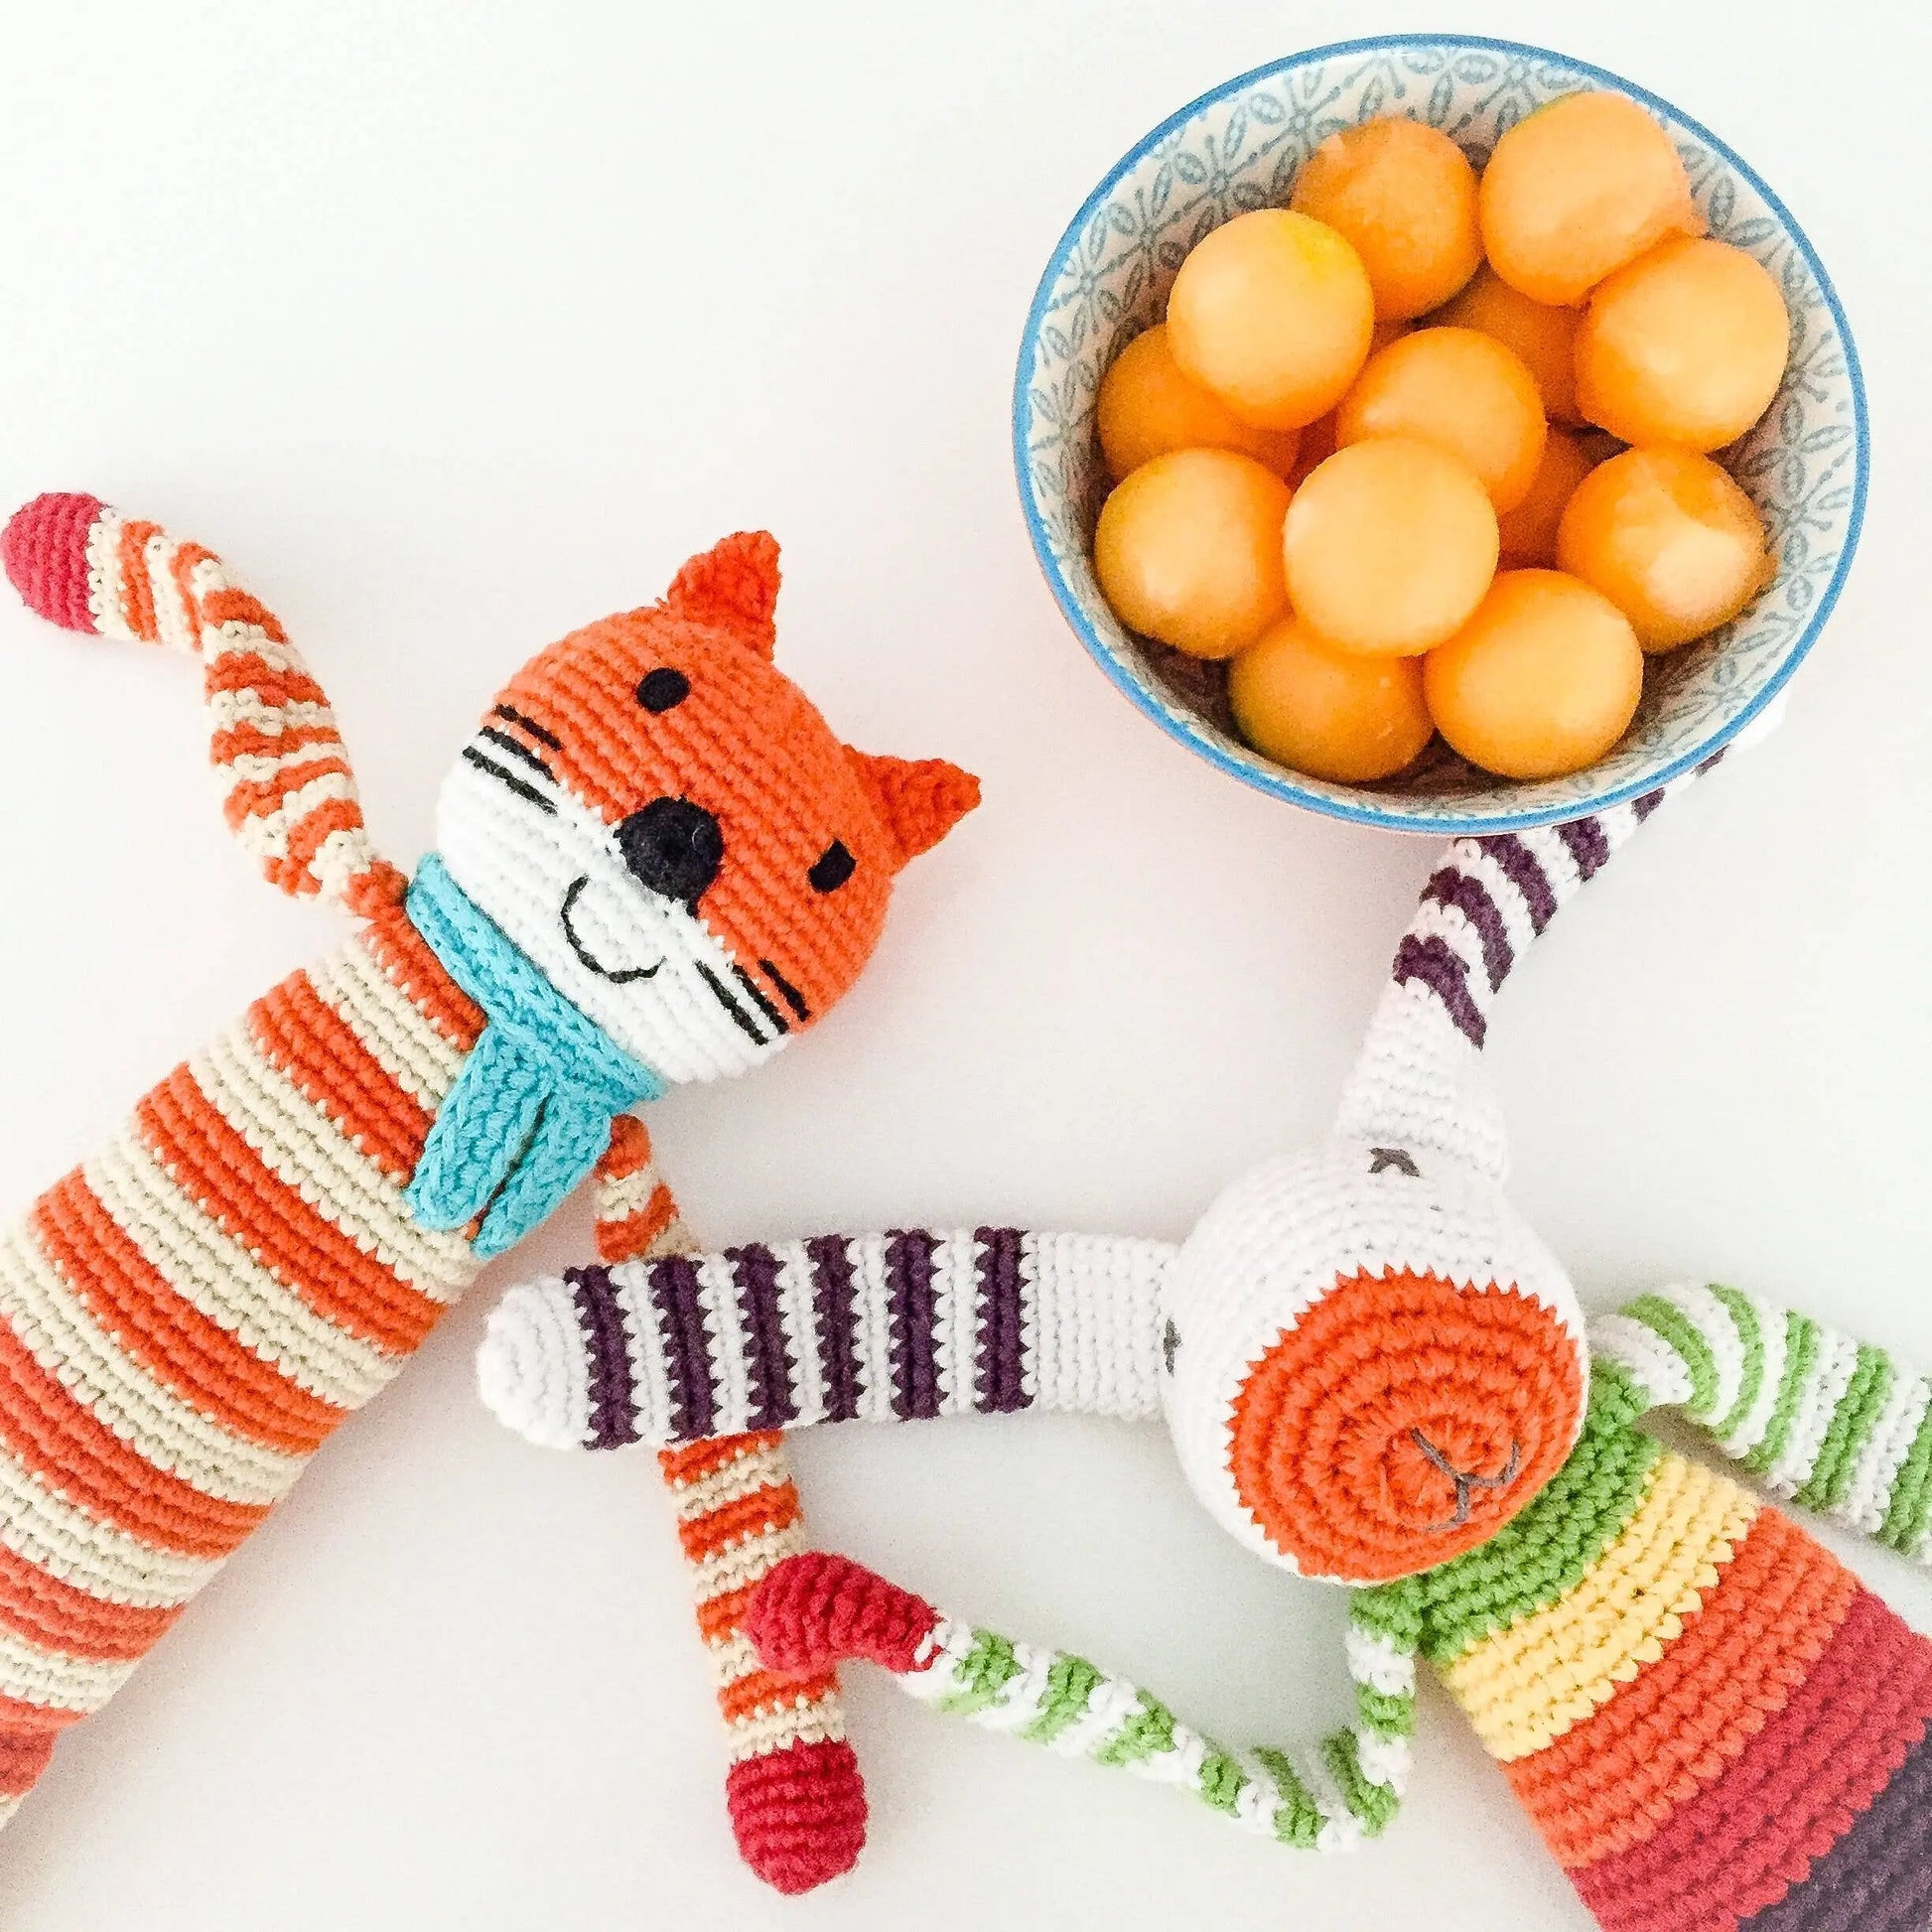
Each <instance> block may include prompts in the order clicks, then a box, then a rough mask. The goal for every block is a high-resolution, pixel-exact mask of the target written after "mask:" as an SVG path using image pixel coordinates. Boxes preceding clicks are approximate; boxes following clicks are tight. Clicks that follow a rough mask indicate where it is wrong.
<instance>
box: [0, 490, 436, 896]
mask: <svg viewBox="0 0 1932 1932" xmlns="http://www.w3.org/2000/svg"><path fill="white" fill-rule="evenodd" d="M0 566H4V568H5V570H6V573H7V576H8V578H9V580H10V581H11V582H12V584H13V586H14V588H15V590H17V591H18V592H19V593H20V596H21V598H22V599H23V601H24V602H25V603H26V604H27V605H28V606H29V608H30V609H32V610H34V611H37V612H39V613H40V615H41V616H42V617H44V618H48V619H51V620H52V621H54V622H55V623H58V624H61V625H62V626H63V627H64V628H66V629H69V630H80V631H86V632H90V633H93V634H97V635H100V636H105V637H119V638H123V639H125V640H128V641H130V642H141V643H157V644H162V645H165V646H167V647H169V648H172V649H175V650H180V651H183V652H186V653H190V654H193V655H195V656H199V657H200V658H201V660H202V664H203V682H204V693H205V696H206V698H207V708H208V722H209V724H210V726H211V727H212V739H211V742H210V745H209V752H210V757H211V760H212V762H213V764H214V767H215V769H216V770H217V771H218V772H219V773H220V774H221V777H222V779H223V781H224V782H225V783H226V785H227V795H226V798H225V800H224V806H223V809H224V812H225V815H226V817H227V821H228V828H229V830H230V831H232V832H233V833H234V835H235V837H236V839H237V840H238V841H239V842H240V844H241V846H242V849H243V850H244V851H245V852H247V853H248V854H249V856H250V857H251V858H252V859H253V860H254V861H255V863H256V864H257V865H258V866H259V867H260V868H261V870H262V872H263V874H264V876H265V877H266V878H267V879H268V880H269V882H270V883H271V884H272V885H275V886H279V887H280V888H281V889H282V891H283V892H285V893H288V894H290V895H292V896H294V897H312V896H315V895H317V894H320V895H321V896H322V897H326V898H333V899H335V900H336V901H337V902H338V903H339V904H342V905H344V906H345V907H347V909H348V910H350V911H352V912H356V913H361V914H373V913H375V912H377V911H379V910H381V909H382V908H383V907H384V906H386V905H389V904H392V903H394V902H395V901H396V900H397V899H398V898H399V897H401V894H402V892H403V889H404V884H405V882H404V880H403V877H402V875H401V874H400V873H399V872H398V871H397V870H396V869H395V868H394V867H393V866H391V865H390V864H389V863H388V862H387V861H386V860H383V859H381V858H379V857H378V856H377V854H376V852H375V850H374V848H373V846H372V845H371V844H370V842H369V836H368V831H367V828H366V826H365V825H364V824H363V820H362V806H361V800H360V798H359V797H358V795H357V791H356V785H355V774H354V772H353V771H352V770H351V769H350V767H349V763H348V759H347V755H346V753H345V749H344V746H343V740H342V734H341V732H340V731H338V729H337V727H336V714H335V710H334V708H333V707H332V706H331V704H330V702H329V696H328V693H327V692H325V691H324V690H323V688H322V687H321V685H319V684H318V683H317V682H316V680H315V678H314V677H313V676H312V675H311V674H310V671H309V667H308V665H307V664H306V663H304V661H303V659H302V656H301V653H300V652H299V651H297V650H296V648H295V646H294V645H293V644H291V643H290V642H289V640H288V636H287V633H286V632H285V631H284V630H283V628H282V626H281V624H280V622H279V621H277V619H276V617H275V615H274V613H273V612H272V611H269V610H268V609H267V608H266V607H264V606H263V605H262V604H261V603H260V602H258V601H257V600H256V599H255V598H253V597H251V596H250V595H249V594H248V593H247V592H246V591H244V590H240V589H238V588H237V587H236V586H235V585H233V584H231V583H230V582H229V581H228V576H227V573H226V571H225V570H224V569H223V568H222V564H221V560H220V559H219V558H218V557H216V556H215V555H213V553H212V552H210V551H207V550H205V549H204V548H203V547H202V546H201V545H200V544H199V543H184V542H182V541H181V540H180V539H179V538H176V537H172V536H170V535H169V534H168V532H167V531H166V530H164V529H163V528H162V527H161V526H160V524H158V523H148V522H143V521H141V520H139V519H137V518H134V517H127V516H123V515H122V514H121V513H120V511H119V510H116V509H111V508H109V507H108V505H107V504H105V503H103V502H101V501H100V499H99V498H98V497H94V496H86V495H77V494H53V495H46V496H37V497H36V498H35V499H34V500H33V501H32V502H31V503H29V504H27V506H26V507H25V508H24V509H21V510H18V511H16V512H15V513H14V515H13V517H12V519H11V520H10V521H9V522H8V524H7V526H6V528H5V529H4V531H0Z"/></svg>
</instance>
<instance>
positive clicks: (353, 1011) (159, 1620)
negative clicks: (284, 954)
mask: <svg viewBox="0 0 1932 1932" xmlns="http://www.w3.org/2000/svg"><path fill="white" fill-rule="evenodd" d="M481 1027H482V1015H481V1014H480V1013H478V1011H477V1010H476V1009H475V1008H474V1007H473V1006H472V1005H471V1003H470V1001H469V1000H468V999H467V998H465V996H464V995H463V994H462V993H461V992H460V991H459V990H458V989H457V987H456V986H455V985H454V984H453V983H452V982H451V981H450V979H449V976H448V975H447V974H446V973H445V972H444V970H443V968H442V967H441V965H440V964H439V963H438V962H437V960H436V958H435V956H434V955H433V954H432V953H431V952H430V951H429V948H428V947H427V946H426V945H425V944H424V943H423V941H422V940H421V938H420V937H419V936H418V935H417V933H416V931H415V928H414V927H413V926H412V925H411V924H410V923H409V920H408V919H407V917H406V916H405V915H404V913H403V910H402V907H401V905H400V904H399V903H398V904H396V905H395V906H394V907H393V908H392V910H391V911H390V912H389V913H388V914H386V915H382V916H378V917H377V918H376V919H374V920H372V921H371V922H370V923H369V924H368V926H367V927H366V928H365V929H364V930H363V931H362V932H360V933H358V934H357V935H356V936H355V937H354V938H352V939H350V940H349V941H348V942H347V943H346V944H345V945H344V946H342V947H341V948H340V949H339V950H338V951H337V952H335V953H334V954H332V955H330V956H329V957H328V958H326V959H324V960H322V961H321V962H320V963H319V964H317V965H315V966H312V967H310V968H308V969H307V970H305V971H302V972H297V973H294V974H291V975H290V976H289V978H287V979H286V980H284V981H283V982H282V983H281V985H279V986H277V987H276V988H275V989H274V990H273V991H272V992H270V993H268V994H266V995H264V996H263V997H262V998H261V999H259V1000H257V1001H256V1002H255V1003H254V1005H253V1006H251V1007H250V1008H249V1009H248V1011H247V1012H246V1013H245V1014H244V1015H243V1016H242V1018H241V1020H240V1021H239V1022H238V1023H237V1024H236V1025H235V1026H234V1027H232V1028H231V1029H230V1030H229V1031H228V1032H227V1033H226V1034H224V1035H222V1036H221V1037H220V1038H219V1039H217V1040H216V1041H215V1042H214V1043H213V1044H212V1045H211V1046H209V1047H208V1048H207V1049H206V1050H205V1051H204V1052H202V1053H199V1054H197V1055H196V1056H195V1057H194V1058H193V1059H190V1060H188V1061H187V1062H185V1063H184V1064H183V1065H181V1066H179V1067H177V1068H176V1069H175V1070H174V1072H172V1073H171V1074H169V1075H168V1077H167V1078H166V1079H165V1080H163V1081H162V1082H161V1083H160V1084H159V1085H158V1086H156V1087H155V1088H153V1089H152V1090H151V1091H150V1092H149V1093H148V1094H147V1095H146V1096H145V1097H144V1098H143V1099H142V1100H141V1101H140V1102H139V1103H138V1104H137V1105H136V1107H135V1109H134V1112H133V1114H132V1116H131V1117H130V1119H129V1120H128V1121H127V1123H126V1125H125V1126H124V1127H123V1128H122V1129H121V1130H120V1132H119V1133H118V1134H117V1135H116V1136H115V1137H114V1139H113V1140H112V1141H110V1142H109V1143H108V1145H107V1146H106V1147H104V1148H103V1149H101V1150H100V1151H99V1152H98V1153H97V1154H95V1155H94V1156H93V1157H92V1158H91V1159H89V1160H87V1161H84V1162H82V1163H81V1164H80V1166H78V1167H77V1168H75V1169H74V1170H73V1171H72V1172H71V1173H69V1174H67V1175H66V1176H65V1177H64V1178H63V1179H61V1180H59V1181H57V1182H56V1183H55V1184H54V1186H52V1187H51V1188H49V1189H48V1190H47V1192H46V1193H45V1194H43V1195H42V1196H41V1198H40V1199H39V1200H38V1201H37V1202H35V1204H34V1205H33V1207H32V1208H31V1209H29V1210H28V1212H27V1214H26V1215H25V1217H24V1218H23V1219H22V1220H20V1221H19V1222H18V1223H17V1224H16V1225H15V1226H14V1227H13V1228H12V1229H10V1230H9V1231H8V1233H7V1235H6V1236H5V1238H4V1241H0V1806H3V1807H4V1808H5V1810H6V1811H8V1812H10V1811H11V1810H12V1808H13V1807H14V1806H15V1805H16V1804H18V1802H19V1800H20V1797H21V1796H22V1794H23V1793H24V1792H25V1791H26V1789H27V1788H28V1786H29V1785H31V1784H32V1783H33V1781H34V1779H35V1778H36V1777H37V1776H38V1775H39V1773H40V1770H41V1768H42V1766H43V1765H44V1764H45V1762H46V1760H47V1757H48V1754H49V1752H50V1751H51V1750H52V1748H53V1744H54V1739H55V1736H56V1735H57V1733H58V1732H59V1731H60V1730H61V1729H63V1728H64V1727H65V1726H66V1725H69V1724H71V1723H73V1722H74V1721H75V1720H76V1719H78V1718H82V1717H85V1716H87V1715H88V1714H89V1713H90V1712H92V1711H94V1710H96V1709H98V1708H99V1707H100V1705H102V1704H103V1703H105V1702H106V1700H107V1698H108V1697H109V1696H110V1695H111V1694H112V1693H113V1692H114V1691H115V1690H116V1689H118V1688H119V1686H120V1684H121V1682H122V1681H123V1680H124V1679H125V1678H126V1677H127V1675H128V1673H129V1672H130V1671H131V1670H132V1669H133V1667H134V1664H135V1662H136V1661H138V1659H139V1658H140V1657H141V1656H142V1655H143V1654H144V1653H145V1652H146V1650H147V1649H148V1647H149V1646H150V1645H151V1644H152V1643H154V1642H155V1641H156V1639H157V1638H159V1637H160V1635H161V1634H162V1632H163V1631H165V1630H166V1629H167V1628H168V1626H169V1625H170V1624H171V1623H172V1622H173V1621H174V1619H175V1617H176V1616H177V1615H178V1614H179V1612H180V1609H181V1607H182V1605H183V1604H184V1603H186V1602H187V1600H188V1599H189V1597H191V1596H192V1595H193V1594H194V1593H195V1591H196V1590H197V1589H199V1588H200V1587H201V1586H202V1585H203V1584H204V1583H205V1582H207V1579H208V1578H209V1577H210V1576H212V1574H213V1573H214V1571H215V1569H216V1568H217V1567H218V1566H219V1564H220V1561H221V1559H222V1558H224V1557H225V1556H227V1554H228V1553H229V1552H230V1551H231V1550H233V1549H234V1548H235V1547H236V1546H237V1545H238V1544H239V1543H240V1542H241V1540H242V1539H243V1538H244V1537H245V1536H246V1535H247V1534H248V1532H249V1531H250V1530H252V1529H253V1528H254V1527H255V1525H256V1524H257V1523H258V1522H260V1521H261V1519H262V1518H263V1517H264V1516H265V1515H266V1514H267V1513H268V1510H269V1508H270V1506H271V1505H272V1504H273V1503H274V1502H275V1501H276V1500H277V1499H278V1498H279V1497H280V1496H281V1495H282V1494H283V1492H284V1491H285V1490H286V1489H287V1488H288V1487H289V1485H290V1484H291V1483H292V1482H293V1481H294V1480H295V1478H296V1477H297V1476H298V1475H299V1474H300V1473H301V1471H302V1468H303V1465H304V1464H305V1462H306V1461H307V1459H308V1457H309V1455H310V1454H311V1453H312V1452H313V1451H314V1450H315V1449H317V1448H318V1447H319V1446H320V1445H321V1443H322V1442H323V1441H324V1439H325V1438H326V1437H327V1436H328V1435H329V1434H330V1432H331V1431H332V1430H334V1429H335V1427H336V1425H337V1424H338V1423H340V1422H341V1421H342V1420H343V1419H344V1418H345V1416H346V1415H348V1414H349V1413H350V1412H351V1411H352V1410H355V1409H358V1408H360V1407H361V1405H362V1404H363V1403H364V1402H366V1401H367V1400H368V1399H369V1397H370V1396H372V1395H374V1394H375V1392H376V1391H377V1390H378V1389H380V1388H382V1387H383V1386H384V1385H385V1384H386V1383H387V1382H388V1381H389V1379H390V1378H391V1377H392V1376H393V1375H394V1374H395V1373H396V1371H397V1370H398V1369H399V1368H400V1367H401V1366H402V1365H403V1363H404V1362H405V1361H406V1360H407V1359H408V1357H409V1356H410V1354H412V1353H413V1352H414V1350H415V1349H416V1347H417V1345H418V1344H419V1343H420V1342H421V1341H422V1340H423V1339H424V1337H425V1336H426V1335H427V1334H428V1333H429V1331H430V1329H431V1328H432V1327H434V1326H435V1324H436V1321H437V1319H438V1318H439V1317H440V1316H441V1314H442V1313H443V1311H445V1310H446V1309H447V1308H448V1307H449V1306H450V1305H451V1303H452V1302H454V1301H455V1299H456V1298H457V1296H458V1295H459V1294H460V1293H461V1292H462V1290H463V1289H464V1288H465V1287H466V1286H467V1285H468V1284H469V1282H470V1281H471V1280H472V1278H473V1277H474V1276H475V1274H476V1273H477V1269H478V1266H479V1264H478V1263H477V1261H476V1260H475V1258H474V1257H473V1255H472V1254H471V1251H470V1247H469V1244H468V1242H467V1241H466V1240H465V1239H464V1238H463V1236H462V1235H460V1234H448V1233H433V1232H429V1231H426V1230H424V1229H422V1228H420V1227H418V1226H417V1225H416V1224H415V1222H414V1220H413V1218H412V1217H411V1215H410V1213H409V1211H408V1207H407V1205H406V1203H405V1201H404V1199H403V1191H404V1189H405V1188H406V1186H407V1185H408V1182H409V1178H410V1175H411V1173H413V1172H414V1170H415V1165H416V1162H417V1159H418V1158H419V1156H420V1155H421V1153H422V1149H423V1144H424V1142H425V1140H426V1139H427V1137H428V1134H429V1129H430V1124H431V1122H432V1121H433V1119H434V1118H435V1114H436V1109H437V1107H438V1105H439V1104H440V1103H441V1101H442V1098H443V1096H444V1095H445V1094H446V1093H447V1092H448V1091H449V1088H450V1085H451V1083H452V1082H453V1081H454V1079H455V1077H456V1073H457V1069H458V1067H459V1066H460V1065H461V1063H462V1060H463V1057H464V1055H465V1054H466V1053H467V1052H468V1051H469V1049H470V1048H471V1046H472V1045H473V1044H474V1043H475V1040H476V1038H477V1035H478V1034H479V1032H480V1031H481Z"/></svg>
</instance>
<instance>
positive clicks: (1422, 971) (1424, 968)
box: [1395, 932, 1489, 1050]
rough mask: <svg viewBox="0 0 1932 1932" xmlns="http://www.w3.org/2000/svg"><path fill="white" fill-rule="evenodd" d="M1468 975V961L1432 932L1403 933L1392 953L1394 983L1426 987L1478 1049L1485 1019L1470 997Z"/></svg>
mask: <svg viewBox="0 0 1932 1932" xmlns="http://www.w3.org/2000/svg"><path fill="white" fill-rule="evenodd" d="M1468 976H1469V969H1468V965H1467V962H1466V961H1464V959H1463V958H1462V956H1461V955H1460V954H1459V953H1458V952H1456V950H1455V949H1454V947H1452V946H1451V945H1450V944H1449V941H1448V940H1447V939H1443V938H1440V937H1438V936H1437V935H1436V934H1434V933H1432V934H1430V935H1429V937H1427V938H1418V937H1417V936H1416V934H1414V933H1413V932H1410V933H1405V934H1404V935H1403V940H1402V944H1401V946H1400V947H1399V948H1398V949H1397V951H1396V956H1395V983H1396V984H1397V985H1398V986H1401V985H1403V984H1404V983H1405V982H1406V981H1409V980H1417V981H1420V982H1421V983H1422V984H1423V985H1424V986H1426V987H1428V988H1429V990H1430V991H1431V992H1432V993H1434V994H1435V995H1436V997H1437V999H1439V1000H1440V1001H1442V1003H1443V1011H1444V1012H1445V1013H1447V1014H1448V1015H1449V1019H1450V1020H1451V1021H1453V1022H1454V1024H1455V1029H1456V1031H1457V1032H1458V1033H1459V1034H1461V1035H1462V1036H1463V1038H1464V1039H1466V1040H1467V1041H1468V1042H1469V1044H1470V1045H1471V1046H1473V1047H1476V1048H1477V1049H1478V1050H1480V1048H1481V1046H1482V1042H1483V1038H1484V1036H1485V1035H1486V1034H1487V1033H1488V1030H1489V1029H1488V1022H1487V1021H1486V1020H1484V1018H1483V1017H1482V1009H1481V1008H1480V1007H1478V1006H1477V1005H1476V1003H1475V1001H1474V999H1473V998H1472V997H1471V996H1470V993H1469V977H1468Z"/></svg>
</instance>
